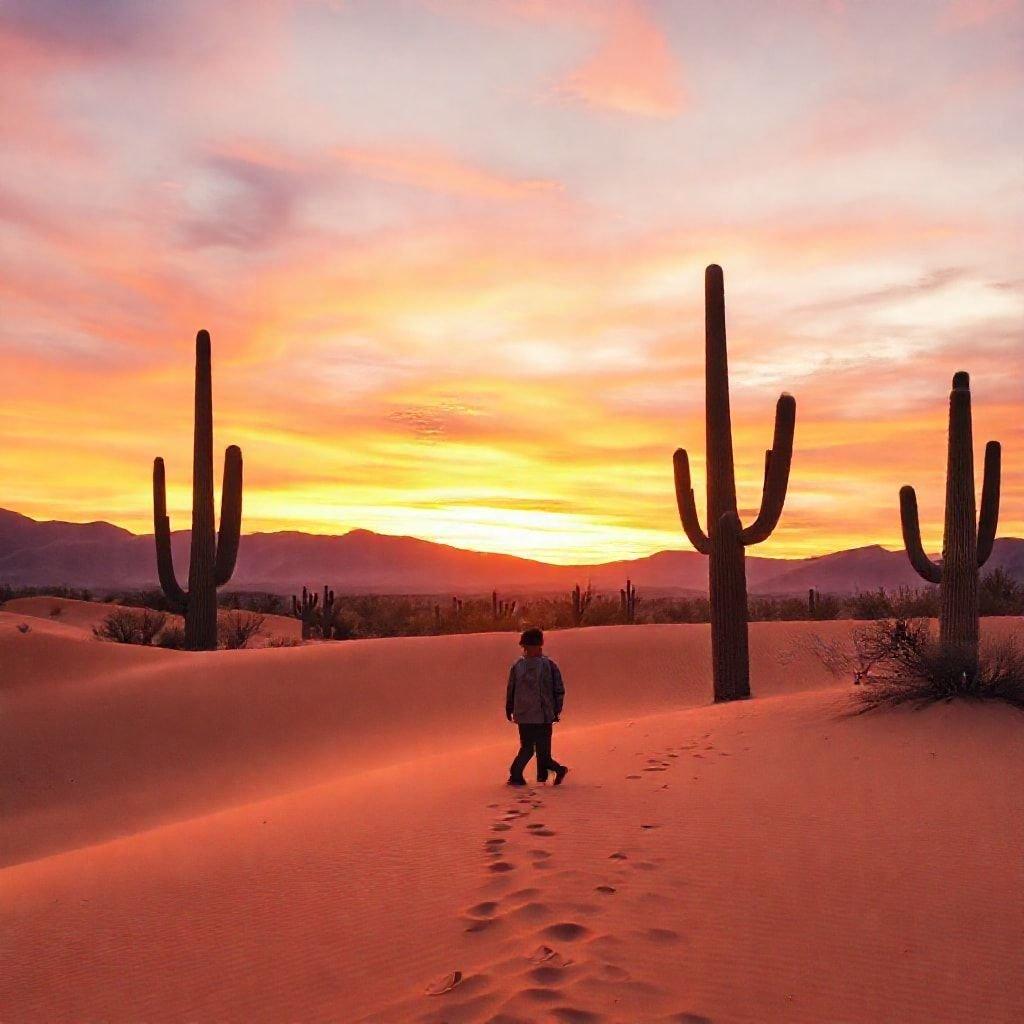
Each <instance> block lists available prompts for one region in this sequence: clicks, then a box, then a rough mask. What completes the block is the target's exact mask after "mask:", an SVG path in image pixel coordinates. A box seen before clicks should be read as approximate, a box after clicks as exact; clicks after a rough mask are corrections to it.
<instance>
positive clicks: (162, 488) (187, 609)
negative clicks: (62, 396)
mask: <svg viewBox="0 0 1024 1024" xmlns="http://www.w3.org/2000/svg"><path fill="white" fill-rule="evenodd" d="M220 511H221V516H220V534H219V535H217V534H216V533H215V526H214V520H215V512H214V496H213V383H212V375H211V371H210V335H209V334H208V333H207V332H206V331H200V332H199V333H198V334H197V335H196V391H195V434H194V447H193V455H192V550H191V559H190V562H189V568H188V592H187V593H186V592H185V591H184V590H182V588H181V586H180V585H179V584H178V579H177V576H176V575H175V572H174V560H173V558H172V555H171V521H170V519H169V518H168V516H167V486H166V481H165V476H164V460H163V459H161V458H157V459H155V460H154V462H153V532H154V535H155V538H156V565H157V574H158V575H159V577H160V586H161V587H162V588H163V591H164V595H165V596H166V598H167V601H168V604H170V606H171V608H172V609H173V610H174V611H177V612H184V613H185V647H186V648H187V649H188V650H190V651H213V650H216V649H217V588H218V587H222V586H223V585H224V584H225V583H227V582H228V580H230V579H231V574H232V573H233V572H234V571H235V562H236V560H237V558H238V542H239V537H240V535H241V530H242V451H241V449H240V448H239V447H238V446H237V445H232V446H231V447H230V448H228V449H227V451H226V452H225V453H224V482H223V486H222V491H221V510H220Z"/></svg>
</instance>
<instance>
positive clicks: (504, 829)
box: [491, 822, 512, 832]
mask: <svg viewBox="0 0 1024 1024" xmlns="http://www.w3.org/2000/svg"><path fill="white" fill-rule="evenodd" d="M491 831H492V832H511V831H512V826H511V825H502V824H501V823H500V822H499V823H498V824H497V825H492V826H491Z"/></svg>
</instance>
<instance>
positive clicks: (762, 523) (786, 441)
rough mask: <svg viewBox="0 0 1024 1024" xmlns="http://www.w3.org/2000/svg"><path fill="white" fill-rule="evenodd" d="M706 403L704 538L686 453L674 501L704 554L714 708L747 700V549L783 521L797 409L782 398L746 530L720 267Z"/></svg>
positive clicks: (707, 333)
mask: <svg viewBox="0 0 1024 1024" xmlns="http://www.w3.org/2000/svg"><path fill="white" fill-rule="evenodd" d="M704 338H705V368H704V397H705V404H706V413H705V422H706V428H707V510H708V532H707V534H705V533H704V532H703V531H702V530H701V527H700V520H699V517H698V515H697V507H696V501H695V499H694V494H693V487H692V484H691V481H690V461H689V456H688V455H687V454H686V451H685V450H684V449H682V448H680V449H679V450H678V451H676V453H675V456H674V459H673V462H674V465H675V481H676V502H677V504H678V506H679V518H680V521H681V523H682V526H683V530H684V532H685V533H686V536H687V537H688V538H689V540H690V543H691V544H693V546H694V549H695V550H696V551H698V552H699V553H700V554H704V555H709V556H710V559H709V565H708V588H709V591H710V595H711V649H712V669H713V675H714V693H715V700H716V701H726V700H740V699H742V698H745V697H749V696H750V664H749V657H748V650H747V582H746V554H745V550H744V549H745V548H746V546H747V545H748V544H759V543H760V542H761V541H763V540H766V539H767V538H768V537H770V536H771V534H772V531H773V530H774V529H775V526H776V524H777V523H778V521H779V517H780V516H781V515H782V509H783V505H784V504H785V500H786V489H787V487H788V485H789V470H790V464H791V461H792V457H793V431H794V428H795V424H796V402H795V401H794V399H793V398H792V396H790V395H786V394H783V395H781V396H780V397H779V400H778V402H777V404H776V407H775V433H774V437H773V440H772V447H771V449H770V450H769V451H768V452H767V453H766V456H765V465H764V487H763V490H762V493H761V508H760V511H759V512H758V515H757V519H756V520H755V521H754V522H753V523H752V524H751V525H750V526H748V527H746V528H745V529H744V528H743V527H742V525H741V524H740V520H739V515H738V510H737V506H736V473H735V467H734V464H733V450H732V420H731V414H730V410H729V363H728V355H727V349H726V333H725V286H724V282H723V277H722V268H721V267H718V266H710V267H708V268H707V270H706V272H705V275H704Z"/></svg>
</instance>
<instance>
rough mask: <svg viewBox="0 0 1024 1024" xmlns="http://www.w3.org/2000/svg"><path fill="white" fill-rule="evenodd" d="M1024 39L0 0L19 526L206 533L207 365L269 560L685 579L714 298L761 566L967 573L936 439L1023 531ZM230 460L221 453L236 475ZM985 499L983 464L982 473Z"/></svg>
mask: <svg viewBox="0 0 1024 1024" xmlns="http://www.w3.org/2000/svg"><path fill="white" fill-rule="evenodd" d="M1022 53H1024V3H1021V2H1017V0H936V2H930V0H900V2H892V0H887V2H872V0H862V2H858V0H847V2H843V0H746V2H738V0H676V2H670V0H649V2H646V3H643V2H640V0H635V2H633V0H607V2H605V0H591V2H586V0H490V2H488V0H476V2H474V0H334V2H330V0H246V2H242V0H237V2H218V3H206V2H199V0H196V2H174V0H166V2H162V0H161V2H157V0H153V2H146V0H92V2H90V3H82V2H75V0H70V2H58V0H5V2H4V3H3V4H0V76H2V85H0V124H2V132H3V136H2V137H3V140H4V144H3V147H2V149H0V308H2V313H0V442H2V443H0V481H2V487H0V507H5V508H12V509H14V510H16V511H19V512H22V513H25V514H26V515H30V516H33V517H35V518H58V519H70V520H74V521H85V520H92V519H106V520H109V521H111V522H114V523H117V524H119V525H122V526H126V527H128V528H130V529H132V530H136V531H139V532H145V531H148V530H150V529H151V515H152V511H151V504H150V472H151V466H152V459H153V457H154V456H155V455H163V456H164V457H165V458H166V460H167V467H168V486H169V503H170V505H171V514H172V522H173V525H174V526H175V527H176V528H185V527H187V526H188V515H189V507H190V500H191V494H190V473H191V422H192V363H193V351H194V348H193V346H194V337H195V332H196V330H197V329H198V328H200V327H205V328H207V329H209V331H210V333H211V335H212V338H213V346H214V361H215V362H214V374H215V378H214V389H215V423H216V444H217V446H218V448H219V449H220V451H221V452H222V451H223V448H224V447H225V446H226V445H228V444H232V443H237V444H239V445H241V447H242V449H243V452H244V455H245V464H246V493H245V526H244V529H245V530H246V531H247V532H252V531H256V530H276V529H301V530H307V531H311V532H320V533H327V532H330V533H340V532H344V531H345V530H348V529H352V528H354V527H365V528H368V529H372V530H377V531H380V532H384V533H401V534H412V535H415V536H419V537H425V538H428V539H431V540H439V541H444V542H446V543H451V544H456V545H459V546H463V547H470V548H476V549H481V550H493V551H504V552H511V553H515V554H520V555H524V556H529V557H538V558H543V559H546V560H550V561H556V562H574V561H602V560H608V559H612V558H617V557H630V556H635V555H641V554H646V553H649V552H652V551H655V550H658V549H662V548H666V547H673V548H685V547H688V546H689V545H688V542H687V541H686V540H685V538H684V537H683V535H682V532H681V530H680V528H679V524H678V519H677V516H676V511H675V504H674V499H673V494H672V468H671V456H672V451H673V449H674V448H675V447H677V446H679V445H682V446H684V447H686V448H688V449H689V451H690V454H691V459H692V461H693V464H694V475H695V477H696V486H697V489H698V506H699V507H700V508H701V509H702V510H703V506H704V426H703V421H704V391H703V373H704V353H703V311H702V308H703V268H704V266H705V264H707V263H711V262H717V263H720V264H722V266H723V267H724V269H725V282H726V303H727V310H728V318H729V320H728V322H729V330H730V363H731V381H732V400H733V416H734V440H735V446H736V457H737V473H738V478H739V479H738V483H739V491H740V503H741V506H742V510H745V511H742V510H741V514H742V515H744V516H745V517H746V518H749V516H750V515H751V512H752V507H753V506H756V503H757V501H758V499H759V496H760V487H761V472H762V466H763V460H764V449H765V448H766V447H767V446H768V445H769V444H770V440H771V429H772V415H773V410H774V404H775V400H776V398H777V396H778V394H779V392H780V391H783V390H785V391H789V392H791V393H792V394H794V395H795V396H796V398H797V432H796V454H795V457H794V462H793V473H792V478H791V482H790V492H789V498H788V501H787V505H786V510H785V512H784V514H783V517H782V521H781V523H780V525H779V528H778V530H777V531H776V534H775V536H774V537H773V538H772V539H771V540H770V541H769V542H768V543H766V544H764V545H762V546H760V547H759V548H758V549H757V553H758V554H765V555H776V556H798V555H805V554H816V553H821V552H824V551H829V550H834V549H837V548H842V547H852V546H855V545H861V544H873V543H882V544H885V545H887V546H891V547H896V546H899V543H900V540H899V536H900V531H899V515H898V497H897V492H898V490H899V487H900V485H901V484H904V483H913V484H915V485H916V486H917V489H918V495H919V499H920V502H921V515H922V520H923V522H922V526H923V529H924V532H925V541H926V545H927V546H928V547H929V549H931V550H934V549H936V548H937V547H938V545H939V542H940V539H941V513H942V504H943V480H944V473H945V424H946V402H947V395H948V391H949V385H950V378H951V376H952V374H953V372H954V371H955V370H958V369H966V370H969V371H970V373H971V380H972V390H973V394H974V426H975V450H976V452H977V453H979V455H980V452H981V450H982V447H983V445H984V442H985V441H986V440H988V439H989V438H996V439H998V440H1001V441H1002V442H1003V447H1004V455H1003V459H1004V464H1003V502H1002V516H1001V524H1000V534H1001V535H1004V536H1005V535H1017V536H1021V535H1024V340H1022V338H1024V262H1022V258H1024V246H1022V242H1021V239H1022V238H1024V203H1022V185H1024V57H1022ZM221 464H222V455H221V454H218V456H217V474H218V480H219V476H220V471H221ZM977 482H978V487H979V489H980V485H981V481H980V466H979V473H978V481H977Z"/></svg>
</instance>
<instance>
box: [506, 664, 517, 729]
mask: <svg viewBox="0 0 1024 1024" xmlns="http://www.w3.org/2000/svg"><path fill="white" fill-rule="evenodd" d="M515 706H516V667H515V665H513V666H512V667H511V668H510V669H509V670H508V687H507V689H506V690H505V717H506V718H507V719H508V720H509V721H510V722H511V721H512V712H513V710H514V709H515Z"/></svg>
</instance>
